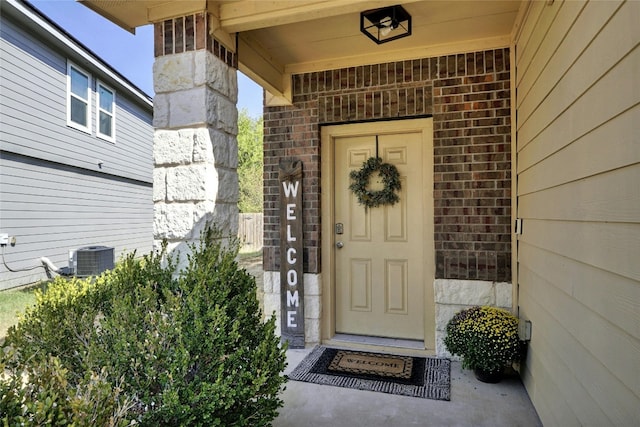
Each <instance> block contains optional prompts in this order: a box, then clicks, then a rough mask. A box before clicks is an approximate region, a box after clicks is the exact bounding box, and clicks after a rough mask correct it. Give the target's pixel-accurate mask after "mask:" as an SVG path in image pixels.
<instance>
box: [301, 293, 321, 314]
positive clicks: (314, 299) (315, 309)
mask: <svg viewBox="0 0 640 427" xmlns="http://www.w3.org/2000/svg"><path fill="white" fill-rule="evenodd" d="M321 304H322V302H321V301H320V296H319V295H305V296H304V318H305V319H307V318H308V319H320V316H321V314H322V306H321Z"/></svg>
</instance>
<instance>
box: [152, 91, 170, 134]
mask: <svg viewBox="0 0 640 427" xmlns="http://www.w3.org/2000/svg"><path fill="white" fill-rule="evenodd" d="M153 127H154V128H156V129H158V128H160V129H161V128H167V127H169V97H168V96H167V95H166V94H162V93H159V94H156V95H155V96H154V97H153Z"/></svg>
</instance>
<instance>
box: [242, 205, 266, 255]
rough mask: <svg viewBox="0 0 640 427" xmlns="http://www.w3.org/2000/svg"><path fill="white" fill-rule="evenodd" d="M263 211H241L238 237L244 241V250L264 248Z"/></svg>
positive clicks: (252, 250) (250, 250)
mask: <svg viewBox="0 0 640 427" xmlns="http://www.w3.org/2000/svg"><path fill="white" fill-rule="evenodd" d="M263 224H264V222H263V216H262V213H241V214H240V220H239V221H238V238H239V239H240V241H241V242H242V249H241V250H242V252H255V251H259V250H261V249H262V243H263V240H262V227H263Z"/></svg>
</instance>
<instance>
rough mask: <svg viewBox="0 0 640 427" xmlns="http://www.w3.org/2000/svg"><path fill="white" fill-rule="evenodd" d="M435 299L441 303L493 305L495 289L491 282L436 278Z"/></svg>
mask: <svg viewBox="0 0 640 427" xmlns="http://www.w3.org/2000/svg"><path fill="white" fill-rule="evenodd" d="M435 300H436V302H437V303H441V304H462V305H494V304H495V291H494V286H493V282H488V281H483V280H456V279H436V281H435Z"/></svg>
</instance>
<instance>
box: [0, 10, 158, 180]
mask: <svg viewBox="0 0 640 427" xmlns="http://www.w3.org/2000/svg"><path fill="white" fill-rule="evenodd" d="M0 34H1V40H0V42H1V45H0V55H2V64H1V65H0V67H1V69H0V71H1V72H2V82H0V94H1V100H0V106H1V108H2V150H4V151H11V152H14V153H19V154H23V155H26V156H31V157H37V158H41V159H46V160H50V161H53V162H57V163H63V164H68V165H73V166H77V167H80V168H84V169H89V170H94V171H101V172H104V173H108V174H110V175H118V176H122V177H127V178H131V179H136V180H139V181H144V182H152V173H153V172H152V171H153V168H152V163H151V162H152V158H151V153H152V145H151V141H152V140H153V129H152V127H151V126H150V123H151V121H150V112H145V111H144V110H143V109H142V108H141V107H140V106H139V105H137V104H136V103H134V102H133V101H131V100H129V99H127V97H126V94H125V93H124V91H122V90H118V87H114V88H115V89H116V91H117V96H116V101H117V104H116V121H117V124H116V142H115V143H111V142H108V141H105V140H103V139H100V138H97V137H96V123H95V121H96V120H95V119H96V118H95V99H96V98H95V88H96V78H100V79H101V80H104V81H105V82H106V83H107V84H110V83H111V82H109V81H108V80H107V79H106V78H104V77H103V76H100V75H98V74H97V73H95V72H92V70H91V69H89V68H88V66H87V65H85V64H82V63H79V61H75V60H74V58H71V59H70V60H71V62H72V63H75V64H76V65H78V66H80V67H82V68H83V69H84V70H85V71H87V72H88V73H90V74H91V77H92V79H91V88H92V97H91V100H90V104H91V108H90V112H91V114H90V115H89V118H90V120H91V135H89V134H87V133H85V132H82V131H79V130H77V129H73V128H71V127H68V126H66V123H67V122H66V105H67V100H66V96H67V81H66V78H67V61H68V60H69V58H68V57H67V56H65V55H64V54H63V53H62V52H58V51H55V50H53V49H51V48H49V47H48V46H47V45H46V44H45V43H44V42H43V41H41V40H38V39H35V38H34V37H33V36H32V35H30V34H29V33H28V32H26V31H24V30H22V29H21V28H19V27H18V26H17V25H16V24H15V23H12V22H9V21H7V20H5V19H3V21H2V28H1V29H0ZM112 86H113V85H112ZM98 160H101V161H102V162H104V163H103V165H102V169H100V167H99V165H98Z"/></svg>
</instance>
